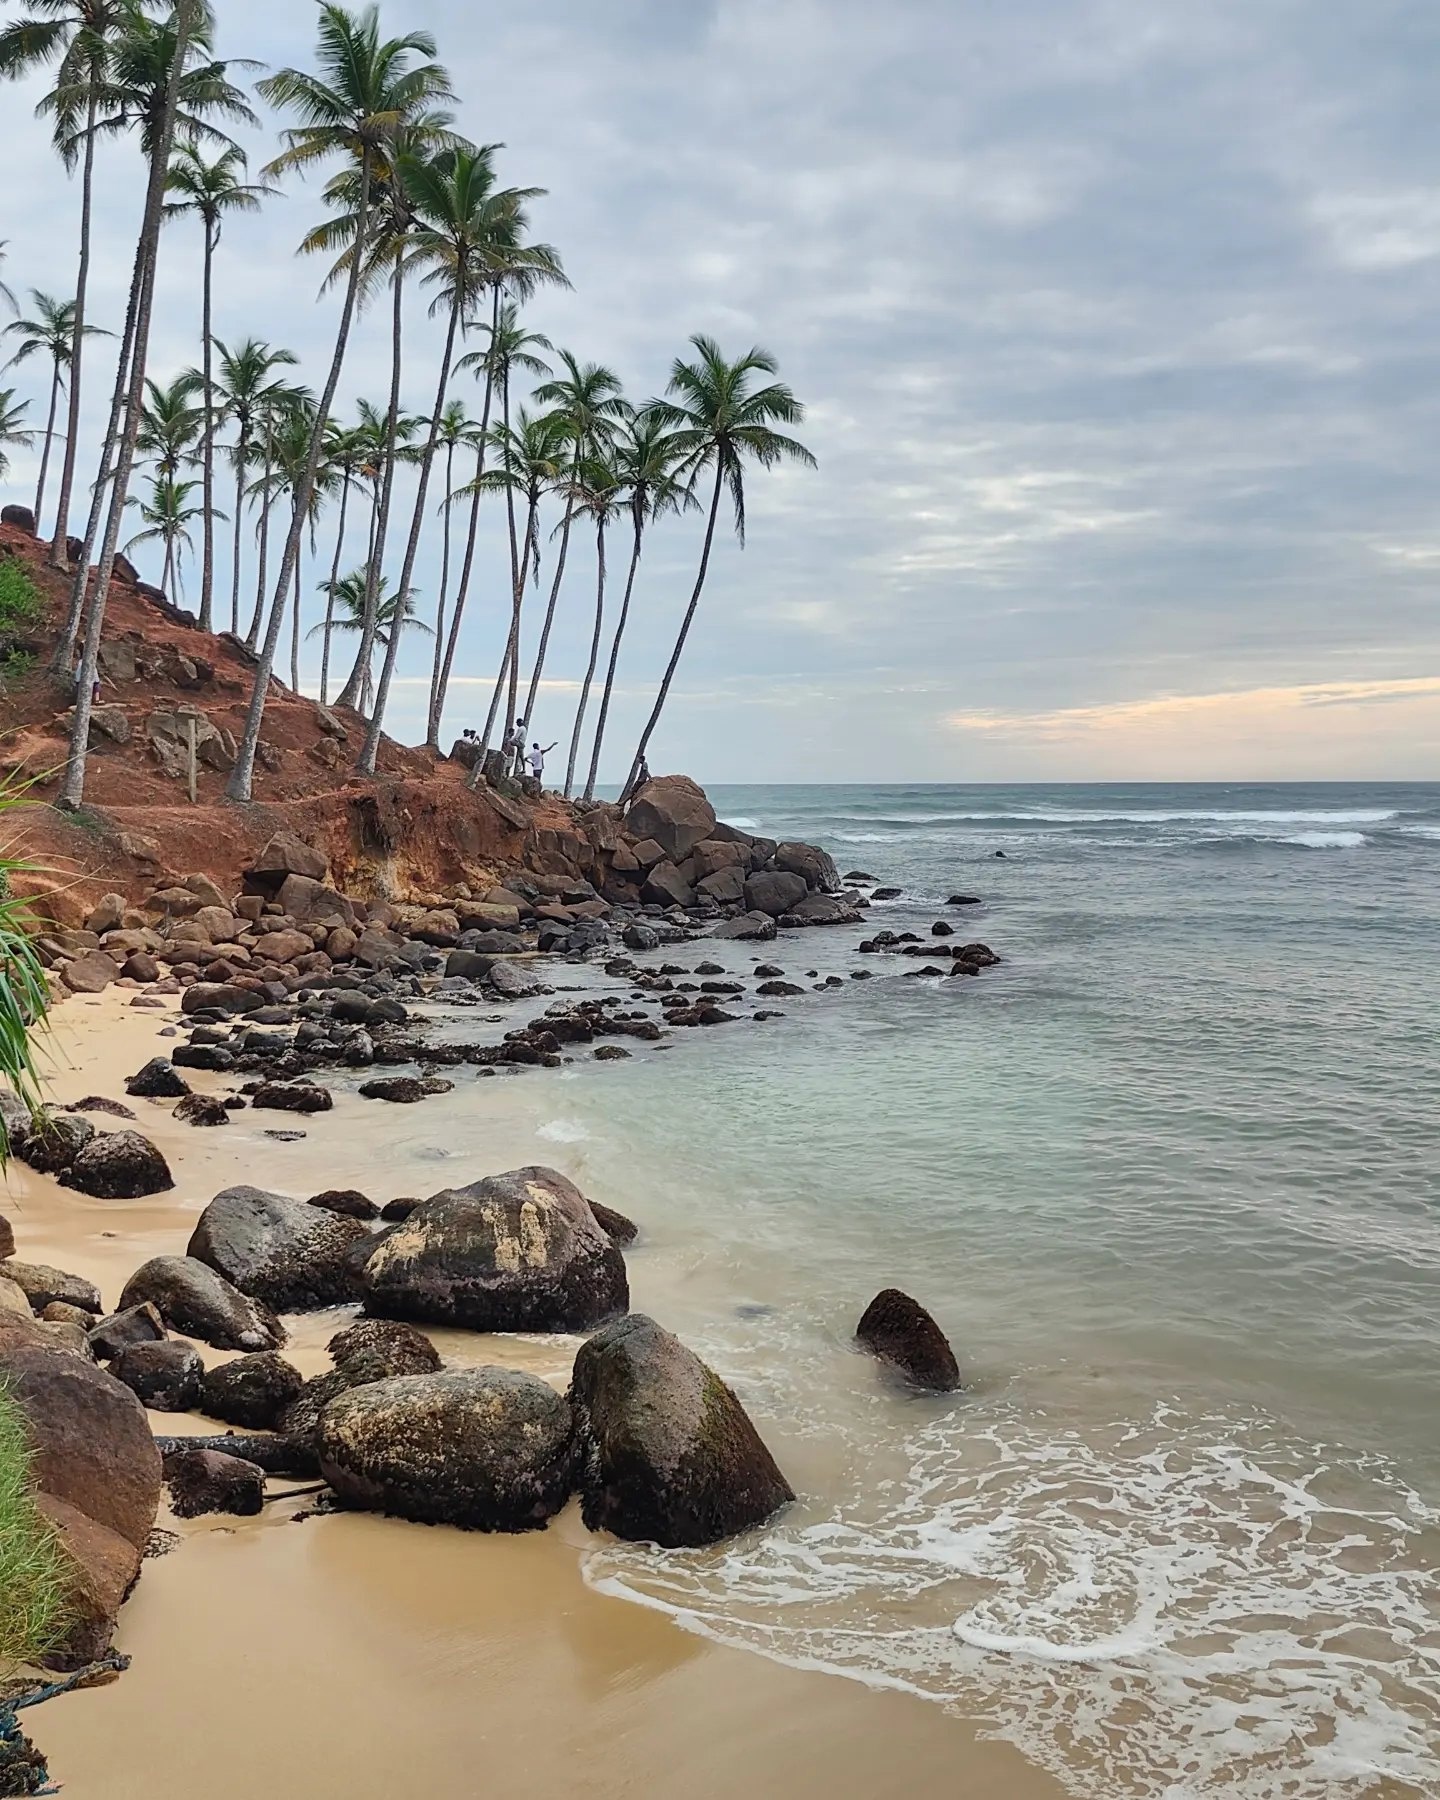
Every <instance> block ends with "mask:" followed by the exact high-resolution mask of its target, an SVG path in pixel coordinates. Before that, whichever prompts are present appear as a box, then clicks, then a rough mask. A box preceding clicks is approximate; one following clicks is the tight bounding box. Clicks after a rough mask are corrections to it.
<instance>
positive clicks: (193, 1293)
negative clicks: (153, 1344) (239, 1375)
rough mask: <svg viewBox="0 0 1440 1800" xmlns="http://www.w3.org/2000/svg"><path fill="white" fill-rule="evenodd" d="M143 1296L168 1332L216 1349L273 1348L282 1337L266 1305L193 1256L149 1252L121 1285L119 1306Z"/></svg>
mask: <svg viewBox="0 0 1440 1800" xmlns="http://www.w3.org/2000/svg"><path fill="white" fill-rule="evenodd" d="M147 1300H148V1301H149V1302H150V1304H151V1305H152V1306H153V1307H154V1308H155V1310H156V1312H158V1313H159V1315H160V1317H161V1318H162V1319H163V1320H164V1321H165V1323H166V1324H167V1325H168V1326H169V1327H170V1329H171V1330H172V1331H180V1332H183V1333H184V1334H185V1336H186V1337H193V1338H199V1339H200V1340H201V1342H202V1343H206V1344H213V1345H214V1347H215V1348H216V1349H217V1350H274V1349H277V1348H278V1347H279V1346H280V1345H281V1344H283V1343H284V1342H285V1332H284V1328H283V1327H282V1326H281V1324H280V1321H279V1320H278V1319H277V1318H276V1317H275V1315H274V1313H273V1312H271V1310H270V1308H269V1307H268V1306H264V1305H262V1304H261V1303H260V1302H259V1301H258V1300H252V1299H251V1298H250V1297H249V1295H248V1294H242V1293H241V1292H240V1290H239V1288H237V1287H235V1286H233V1285H232V1284H231V1283H230V1282H228V1281H227V1280H226V1279H225V1277H224V1276H223V1275H217V1274H216V1272H215V1271H214V1269H212V1268H210V1267H209V1266H208V1265H207V1264H205V1263H202V1262H198V1261H197V1260H196V1259H195V1258H194V1257H193V1256H155V1257H152V1258H151V1259H150V1261H149V1262H147V1263H144V1264H142V1265H141V1267H140V1268H138V1269H137V1270H136V1271H135V1273H134V1274H133V1275H132V1276H131V1277H130V1279H129V1281H127V1282H126V1284H125V1291H124V1293H123V1294H121V1296H120V1310H121V1311H122V1312H123V1311H124V1310H125V1309H126V1308H127V1307H131V1306H140V1305H142V1304H143V1303H144V1302H145V1301H147Z"/></svg>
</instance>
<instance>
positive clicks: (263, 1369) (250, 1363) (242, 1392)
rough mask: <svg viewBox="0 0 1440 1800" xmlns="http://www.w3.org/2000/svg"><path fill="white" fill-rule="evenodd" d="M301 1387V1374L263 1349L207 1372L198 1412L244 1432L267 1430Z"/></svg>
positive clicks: (273, 1424) (277, 1356)
mask: <svg viewBox="0 0 1440 1800" xmlns="http://www.w3.org/2000/svg"><path fill="white" fill-rule="evenodd" d="M304 1385H305V1381H304V1377H303V1376H302V1375H301V1373H300V1371H299V1370H298V1369H297V1368H295V1367H293V1366H292V1365H291V1364H290V1363H288V1362H286V1360H285V1358H284V1357H283V1356H280V1355H278V1354H277V1353H276V1352H275V1351H274V1350H262V1351H260V1352H258V1353H257V1354H255V1355H252V1356H239V1357H236V1359H235V1361H234V1362H228V1363H218V1364H217V1365H216V1366H215V1367H214V1368H213V1369H210V1370H208V1371H207V1373H206V1375H205V1380H204V1384H203V1386H202V1388H201V1391H200V1411H201V1412H203V1413H208V1414H209V1416H210V1417H211V1418H212V1419H220V1420H222V1421H223V1422H224V1423H225V1424H226V1425H238V1426H240V1427H241V1429H242V1430H244V1431H270V1430H272V1429H273V1428H274V1426H275V1424H276V1422H277V1421H278V1420H279V1418H280V1415H281V1414H282V1413H283V1412H284V1411H285V1409H286V1408H287V1407H288V1406H290V1405H291V1404H292V1403H293V1402H294V1400H295V1399H296V1397H297V1396H298V1395H299V1392H300V1389H301V1388H302V1387H303V1386H304Z"/></svg>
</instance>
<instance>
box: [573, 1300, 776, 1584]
mask: <svg viewBox="0 0 1440 1800" xmlns="http://www.w3.org/2000/svg"><path fill="white" fill-rule="evenodd" d="M570 1401H571V1404H572V1405H573V1407H574V1408H575V1413H576V1420H577V1424H578V1427H579V1431H580V1435H581V1442H582V1445H583V1450H584V1457H585V1460H584V1463H583V1466H582V1473H581V1478H580V1491H581V1501H582V1508H583V1512H584V1518H585V1523H586V1524H587V1525H588V1526H589V1527H590V1529H591V1530H592V1531H610V1532H613V1533H614V1534H615V1536H616V1537H621V1538H626V1539H629V1540H631V1541H632V1542H637V1543H644V1542H653V1543H657V1544H661V1545H664V1546H665V1547H666V1548H669V1549H674V1548H679V1547H681V1546H685V1545H696V1546H698V1545H702V1544H713V1543H717V1542H719V1540H720V1539H722V1538H726V1537H731V1536H733V1535H734V1534H735V1533H736V1532H739V1531H745V1530H748V1529H749V1528H750V1527H752V1526H755V1525H759V1524H761V1523H763V1521H764V1520H766V1519H767V1518H769V1517H770V1515H771V1514H772V1513H773V1512H775V1511H776V1510H777V1509H778V1508H779V1507H781V1506H783V1505H785V1504H786V1503H787V1502H788V1501H790V1500H793V1499H794V1498H795V1495H794V1493H793V1491H792V1489H791V1487H790V1484H789V1483H788V1482H787V1481H786V1479H785V1477H784V1476H783V1475H782V1474H781V1473H780V1470H779V1469H778V1468H777V1467H776V1465H775V1461H774V1458H773V1457H772V1456H771V1454H770V1452H769V1451H768V1450H767V1449H766V1447H765V1445H764V1443H763V1441H762V1440H761V1437H760V1434H759V1433H758V1432H757V1431H756V1429H755V1427H754V1426H753V1425H752V1424H751V1422H750V1419H749V1416H748V1415H747V1414H746V1412H745V1409H744V1408H743V1407H742V1406H741V1404H740V1402H739V1401H738V1400H737V1399H736V1398H735V1395H734V1394H733V1393H732V1392H731V1391H730V1389H729V1388H728V1387H727V1386H726V1385H725V1383H724V1382H723V1381H721V1379H720V1377H719V1376H718V1375H717V1374H716V1373H715V1372H714V1370H713V1369H710V1368H708V1367H707V1366H706V1365H705V1364H704V1363H703V1362H701V1360H700V1358H699V1357H698V1356H696V1355H695V1354H694V1353H693V1352H692V1351H690V1350H687V1349H686V1347H685V1346H684V1345H683V1344H682V1343H681V1342H680V1340H679V1339H678V1338H676V1337H672V1336H671V1335H670V1333H669V1332H668V1331H663V1330H661V1328H660V1327H659V1326H658V1325H657V1324H656V1323H655V1322H654V1320H653V1319H647V1318H646V1317H645V1316H644V1315H643V1314H639V1313H636V1314H633V1315H632V1316H630V1317H629V1318H624V1319H617V1320H615V1321H614V1322H613V1323H612V1324H610V1325H606V1326H605V1327H603V1328H602V1329H601V1330H600V1331H598V1332H596V1334H595V1335H594V1337H592V1338H590V1339H589V1340H588V1342H586V1343H585V1344H583V1345H582V1346H581V1347H580V1352H579V1354H578V1355H577V1357H576V1358H575V1370H574V1375H573V1377H572V1379H571V1385H570Z"/></svg>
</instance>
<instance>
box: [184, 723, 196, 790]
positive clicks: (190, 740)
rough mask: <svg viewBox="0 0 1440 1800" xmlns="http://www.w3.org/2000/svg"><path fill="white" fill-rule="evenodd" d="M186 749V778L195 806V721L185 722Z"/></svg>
mask: <svg viewBox="0 0 1440 1800" xmlns="http://www.w3.org/2000/svg"><path fill="white" fill-rule="evenodd" d="M185 749H186V754H187V758H188V763H187V769H186V776H187V780H188V782H189V787H190V804H191V805H192V806H193V805H194V804H195V721H194V719H193V718H192V719H187V720H186V721H185Z"/></svg>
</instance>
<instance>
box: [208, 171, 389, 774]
mask: <svg viewBox="0 0 1440 1800" xmlns="http://www.w3.org/2000/svg"><path fill="white" fill-rule="evenodd" d="M369 214H370V152H369V149H368V148H367V149H366V150H365V151H364V153H363V154H362V156H361V158H360V204H359V206H358V208H357V211H356V219H355V251H356V254H355V256H354V258H353V260H352V262H351V265H350V279H349V281H348V282H347V283H346V284H345V301H344V305H343V306H342V308H341V312H340V326H339V329H338V331H337V332H336V334H335V354H334V355H333V356H332V358H331V359H330V373H329V375H328V376H327V377H326V380H325V392H324V393H323V394H322V395H321V396H320V403H319V405H318V406H317V407H316V408H315V424H314V428H313V429H312V431H311V433H310V448H309V450H308V452H307V454H306V457H305V467H304V469H302V470H301V473H300V482H299V486H298V487H297V489H296V493H295V513H294V516H293V518H292V519H291V521H290V531H289V535H288V536H287V537H286V540H285V555H284V558H283V559H282V562H281V566H280V581H279V583H278V584H277V586H278V588H279V589H280V590H283V589H284V588H285V587H286V586H287V585H288V583H289V580H290V571H291V570H292V569H293V568H294V566H295V564H296V563H297V562H298V561H299V558H300V537H301V533H302V532H303V531H304V529H305V515H306V513H307V512H308V511H309V510H310V496H311V494H312V493H313V492H314V488H315V471H316V469H318V468H319V466H320V453H321V450H322V449H323V447H324V443H325V421H326V420H327V419H328V418H329V417H330V409H331V408H332V407H333V406H334V404H335V390H336V388H337V387H338V386H339V385H340V371H341V369H342V367H343V366H344V363H345V351H346V348H347V346H348V344H349V342H350V327H351V324H352V322H353V320H354V318H355V296H356V293H357V292H358V290H359V286H360V269H361V265H362V263H363V262H364V260H365V258H364V248H365V232H366V228H367V226H368V224H369ZM279 640H280V610H279V608H278V607H277V608H276V609H275V612H274V614H273V615H272V617H271V620H270V626H269V629H268V630H267V631H266V633H265V647H264V649H263V650H262V651H261V653H260V661H259V663H258V665H257V667H256V670H255V686H254V687H253V688H252V689H251V693H250V708H249V711H248V712H247V713H246V715H245V730H244V733H243V735H242V737H241V740H240V748H239V751H238V753H237V755H236V758H235V767H234V768H233V769H232V770H231V772H230V779H229V781H228V782H227V783H226V785H225V792H226V794H227V795H228V796H229V798H230V799H232V800H242V801H248V800H249V798H250V789H251V784H252V782H253V781H254V777H255V747H256V745H257V744H258V743H259V742H260V724H261V721H262V720H263V718H264V717H265V695H266V693H267V692H268V691H269V687H270V671H271V670H272V669H273V668H274V666H275V646H276V644H277V643H278V642H279Z"/></svg>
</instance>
